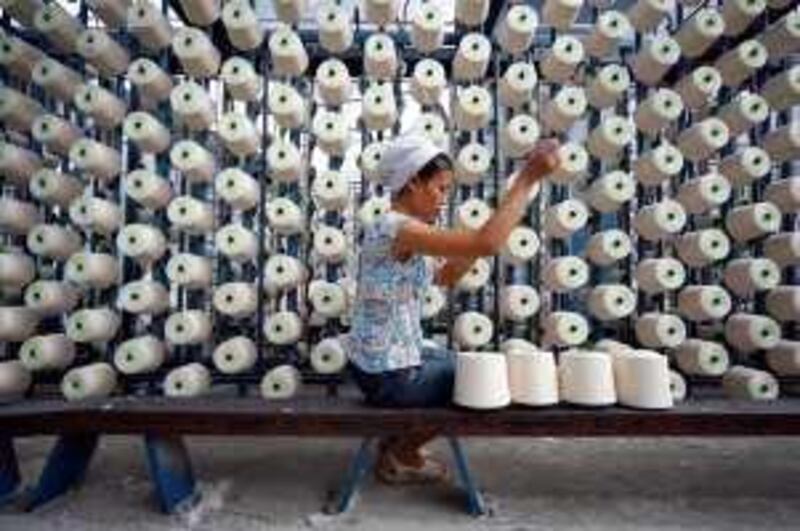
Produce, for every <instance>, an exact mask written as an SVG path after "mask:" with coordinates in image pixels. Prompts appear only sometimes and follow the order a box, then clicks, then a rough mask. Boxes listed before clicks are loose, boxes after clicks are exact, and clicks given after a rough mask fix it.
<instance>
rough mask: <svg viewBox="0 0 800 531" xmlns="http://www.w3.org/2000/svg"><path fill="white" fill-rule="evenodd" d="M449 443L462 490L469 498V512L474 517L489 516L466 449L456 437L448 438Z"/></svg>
mask: <svg viewBox="0 0 800 531" xmlns="http://www.w3.org/2000/svg"><path fill="white" fill-rule="evenodd" d="M448 441H449V442H450V449H451V450H452V451H453V460H454V461H455V463H456V473H457V474H458V480H459V483H461V488H463V489H464V494H465V495H466V497H467V511H468V512H469V514H471V515H472V516H482V515H486V514H488V511H487V510H486V505H485V504H484V502H483V496H481V493H480V491H479V490H478V487H477V485H476V484H475V480H474V479H473V477H472V472H470V469H469V463H468V462H467V457H466V454H465V453H464V449H463V448H462V447H461V442H460V441H459V440H458V438H456V437H448Z"/></svg>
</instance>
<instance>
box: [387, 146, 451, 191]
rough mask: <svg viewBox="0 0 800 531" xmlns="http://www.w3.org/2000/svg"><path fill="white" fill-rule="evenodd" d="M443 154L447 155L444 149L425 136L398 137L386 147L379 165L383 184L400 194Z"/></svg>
mask: <svg viewBox="0 0 800 531" xmlns="http://www.w3.org/2000/svg"><path fill="white" fill-rule="evenodd" d="M442 153H445V152H444V150H443V149H442V148H440V147H438V146H437V145H436V144H434V143H433V142H431V141H430V140H428V139H427V138H425V137H424V136H417V135H403V136H400V137H397V138H396V139H394V140H392V141H391V142H390V143H389V145H388V146H386V149H385V150H384V151H383V155H382V156H381V162H380V164H379V165H378V171H379V172H380V174H381V179H382V182H383V184H384V185H385V186H386V187H388V188H389V191H390V192H391V193H392V194H394V193H396V192H399V191H400V190H401V189H402V188H403V186H405V185H406V183H407V182H408V181H410V180H411V178H412V177H414V176H415V175H416V174H417V172H419V170H421V169H422V168H423V167H424V166H425V165H426V164H427V163H429V162H430V161H431V160H433V158H434V157H435V156H436V155H439V154H442Z"/></svg>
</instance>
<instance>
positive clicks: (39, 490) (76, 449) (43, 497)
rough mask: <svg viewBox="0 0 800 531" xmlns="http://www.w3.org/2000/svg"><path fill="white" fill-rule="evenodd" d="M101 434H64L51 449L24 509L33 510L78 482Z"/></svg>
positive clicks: (87, 466) (84, 472)
mask: <svg viewBox="0 0 800 531" xmlns="http://www.w3.org/2000/svg"><path fill="white" fill-rule="evenodd" d="M98 439H99V435H98V434H97V433H79V434H71V435H62V436H60V437H59V438H58V441H57V442H56V445H55V446H54V447H53V449H52V450H51V451H50V455H49V456H48V458H47V463H46V464H45V466H44V470H43V471H42V473H41V475H40V476H39V481H38V483H37V484H36V486H35V487H33V488H32V489H31V490H30V491H29V492H28V493H27V495H26V499H25V500H24V501H23V508H24V509H25V510H26V511H32V510H33V509H36V508H37V507H39V506H41V505H43V504H45V503H47V502H49V501H51V500H53V499H55V498H57V497H59V496H61V495H62V494H64V493H66V492H67V491H68V490H69V489H71V488H73V487H75V486H76V485H78V484H79V483H80V482H81V481H82V480H83V477H84V476H85V474H86V469H87V468H89V463H90V462H91V460H92V456H93V455H94V452H95V450H96V449H97V441H98Z"/></svg>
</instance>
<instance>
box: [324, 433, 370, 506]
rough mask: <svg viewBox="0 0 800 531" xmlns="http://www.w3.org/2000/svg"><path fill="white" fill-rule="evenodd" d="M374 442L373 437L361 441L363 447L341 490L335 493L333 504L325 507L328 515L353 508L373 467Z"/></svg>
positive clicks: (360, 448) (351, 466) (359, 450)
mask: <svg viewBox="0 0 800 531" xmlns="http://www.w3.org/2000/svg"><path fill="white" fill-rule="evenodd" d="M374 441H375V439H374V438H373V437H366V438H364V439H363V440H362V441H361V446H360V447H359V449H358V453H356V456H355V458H354V459H353V462H352V463H351V464H350V468H349V470H348V471H347V476H346V477H345V480H344V483H343V484H342V486H341V488H340V490H339V491H338V492H336V493H334V499H333V500H332V503H330V504H328V505H327V506H326V507H325V512H326V513H328V514H341V513H344V512H346V511H349V510H350V509H351V508H352V507H353V504H354V503H355V496H356V494H357V493H358V490H359V488H360V487H361V484H362V483H363V481H364V477H365V476H366V475H367V472H369V471H370V470H371V469H372V466H373V460H374V455H373V452H372V445H373V443H374Z"/></svg>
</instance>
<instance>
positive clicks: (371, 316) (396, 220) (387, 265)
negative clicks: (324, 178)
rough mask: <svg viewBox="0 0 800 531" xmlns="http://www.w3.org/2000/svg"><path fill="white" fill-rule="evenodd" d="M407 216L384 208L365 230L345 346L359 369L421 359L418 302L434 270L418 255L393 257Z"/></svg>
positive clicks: (401, 364) (374, 370) (376, 368)
mask: <svg viewBox="0 0 800 531" xmlns="http://www.w3.org/2000/svg"><path fill="white" fill-rule="evenodd" d="M407 219H409V217H408V216H407V215H405V214H402V213H400V212H395V211H389V212H388V213H387V214H385V215H384V216H382V217H380V218H379V219H378V220H376V221H375V222H374V223H373V224H371V225H369V226H368V227H367V228H366V230H365V232H364V241H363V243H362V246H361V258H360V263H359V272H358V287H357V291H356V300H355V306H354V309H353V316H352V321H351V327H350V334H349V336H348V349H347V350H348V352H349V357H350V360H351V362H353V363H354V364H356V365H357V366H358V368H360V369H361V370H362V371H364V372H369V373H379V372H384V371H391V370H395V369H402V368H405V367H413V366H416V365H419V364H420V363H421V355H420V353H421V352H422V339H423V337H422V325H421V322H420V320H421V312H422V300H423V294H424V292H425V290H426V289H427V288H428V287H429V286H430V284H431V282H432V279H433V273H432V271H431V269H430V267H429V266H428V263H427V262H426V261H425V259H424V258H423V257H422V256H421V255H413V256H412V257H411V258H409V259H407V260H406V261H404V262H400V261H398V260H396V259H395V258H394V257H393V256H392V252H391V249H392V242H393V241H394V238H395V235H396V234H397V230H398V228H399V227H400V225H402V223H403V222H404V221H406V220H407Z"/></svg>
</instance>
